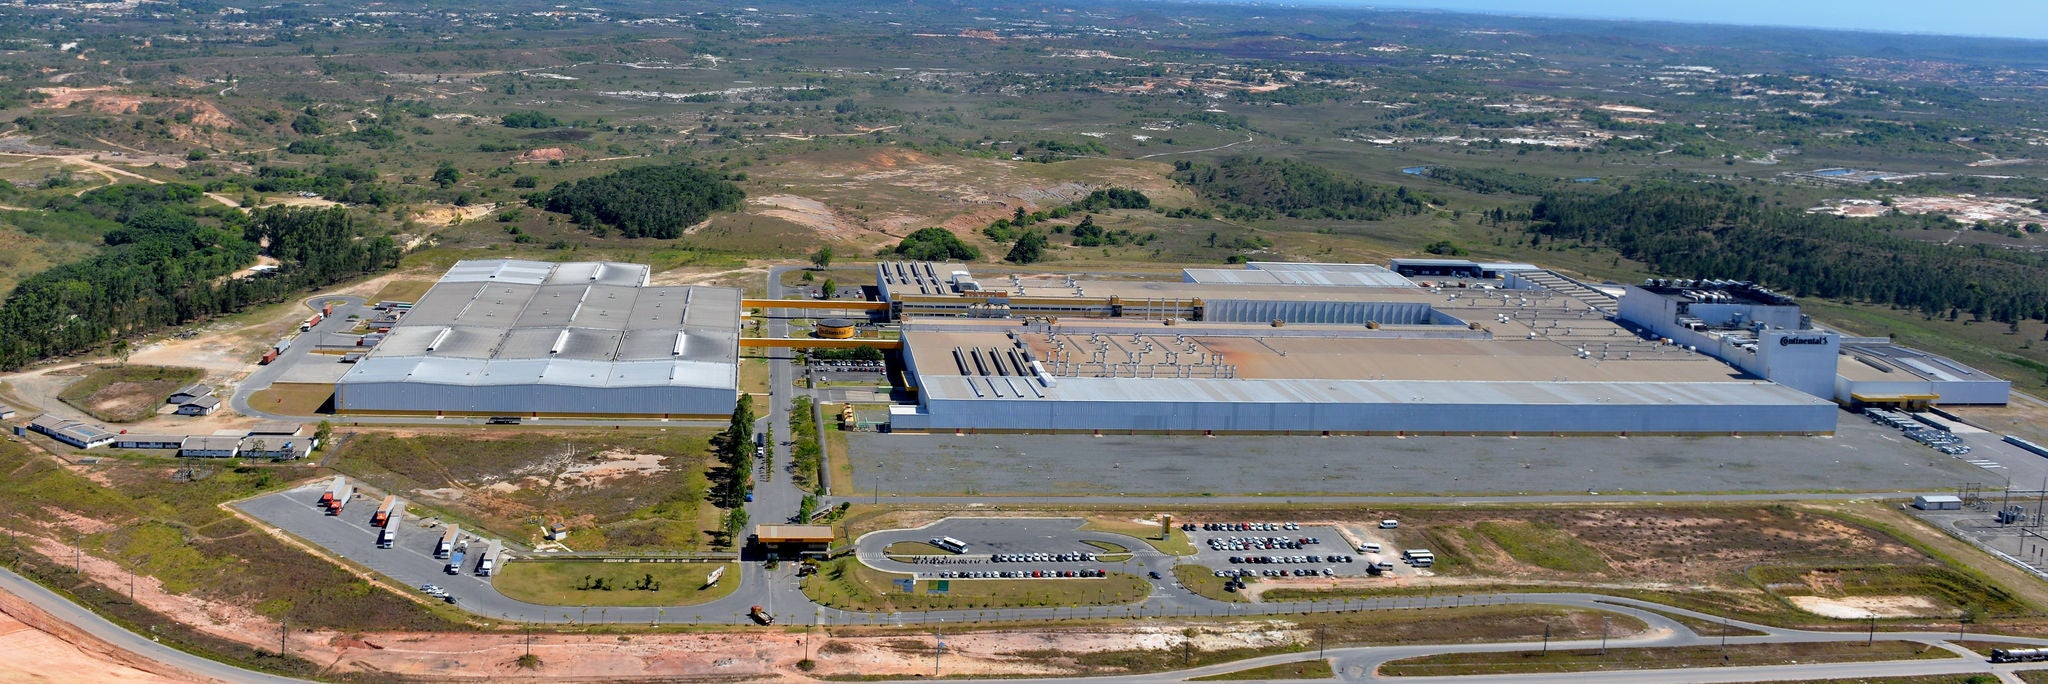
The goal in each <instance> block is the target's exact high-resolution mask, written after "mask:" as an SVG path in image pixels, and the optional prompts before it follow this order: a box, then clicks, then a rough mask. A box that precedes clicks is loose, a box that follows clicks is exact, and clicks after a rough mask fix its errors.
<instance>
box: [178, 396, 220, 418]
mask: <svg viewBox="0 0 2048 684" xmlns="http://www.w3.org/2000/svg"><path fill="white" fill-rule="evenodd" d="M218 408H220V397H215V396H204V397H199V398H197V399H193V400H191V401H187V402H184V403H181V404H178V415H181V416H205V415H212V414H213V412H214V410H215V409H218Z"/></svg>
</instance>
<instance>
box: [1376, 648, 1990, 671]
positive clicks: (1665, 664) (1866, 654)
mask: <svg viewBox="0 0 2048 684" xmlns="http://www.w3.org/2000/svg"><path fill="white" fill-rule="evenodd" d="M1955 657H1957V656H1956V654H1955V653H1954V652H1951V651H1949V650H1946V649H1943V648H1939V647H1935V646H1929V645H1927V644H1922V643H1919V642H1914V641H1876V642H1872V643H1868V644H1866V643H1864V642H1862V641H1819V642H1807V643H1789V644H1733V645H1729V646H1726V647H1723V646H1719V645H1708V646H1679V647H1670V648H1612V649H1605V650H1602V649H1597V648H1587V649H1571V650H1562V649H1552V650H1550V651H1549V652H1547V653H1546V652H1543V651H1517V652H1511V653H1497V652H1485V653H1446V654H1442V655H1433V656H1424V657H1421V658H1409V659H1406V660H1396V661H1392V662H1389V663H1387V664H1385V665H1381V666H1380V669H1379V674H1381V675H1383V676H1394V677H1440V676H1444V677H1447V676H1465V675H1492V674H1529V673H1542V672H1599V671H1606V670H1671V669H1685V668H1694V667H1744V666H1761V665H1794V664H1798V665H1812V664H1816V663H1861V662H1873V661H1880V660H1939V659H1942V658H1955Z"/></svg>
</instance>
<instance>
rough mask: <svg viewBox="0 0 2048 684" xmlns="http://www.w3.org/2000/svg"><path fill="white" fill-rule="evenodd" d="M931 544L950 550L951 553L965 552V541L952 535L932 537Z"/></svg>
mask: <svg viewBox="0 0 2048 684" xmlns="http://www.w3.org/2000/svg"><path fill="white" fill-rule="evenodd" d="M932 546H936V547H939V548H942V549H945V550H947V551H951V552H953V553H967V542H964V541H960V540H958V539H954V538H952V537H939V538H937V539H933V540H932Z"/></svg>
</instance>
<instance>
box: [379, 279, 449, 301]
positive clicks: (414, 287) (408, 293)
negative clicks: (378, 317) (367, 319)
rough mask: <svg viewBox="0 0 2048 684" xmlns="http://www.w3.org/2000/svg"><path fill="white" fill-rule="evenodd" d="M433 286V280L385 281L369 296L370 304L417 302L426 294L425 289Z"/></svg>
mask: <svg viewBox="0 0 2048 684" xmlns="http://www.w3.org/2000/svg"><path fill="white" fill-rule="evenodd" d="M433 286H434V281H433V280H431V279H430V280H408V279H399V280H393V281H391V282H388V283H385V284H384V287H383V288H381V289H378V290H377V294H375V295H372V296H371V297H370V306H376V305H377V302H417V301H419V300H420V298H421V297H424V296H426V295H427V289H428V288H431V287H433Z"/></svg>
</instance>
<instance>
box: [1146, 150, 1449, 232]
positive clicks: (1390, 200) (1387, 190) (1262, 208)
mask: <svg viewBox="0 0 2048 684" xmlns="http://www.w3.org/2000/svg"><path fill="white" fill-rule="evenodd" d="M1173 169H1174V170H1173V174H1172V178H1173V179H1174V180H1176V181H1180V182H1182V183H1186V184H1188V186H1190V187H1192V188H1194V191H1195V194H1197V195H1200V196H1201V197H1202V198H1203V199H1206V200H1209V201H1210V202H1213V203H1216V204H1218V205H1220V206H1219V209H1221V210H1222V212H1223V214H1224V215H1226V216H1233V217H1237V218H1270V217H1272V216H1274V215H1284V216H1287V217H1290V218H1298V219H1323V218H1328V219H1342V220H1350V221H1378V220H1382V219H1386V218H1391V217H1395V216H1409V215H1414V214H1420V213H1422V211H1423V210H1425V209H1428V208H1429V204H1430V202H1431V198H1430V196H1429V195H1428V194H1426V193H1421V192H1413V191H1410V190H1409V189H1408V188H1407V187H1405V186H1401V187H1389V186H1384V185H1374V184H1370V183H1366V182H1364V181H1360V180H1358V179H1356V178H1352V177H1350V176H1346V175H1343V174H1340V173H1337V172H1335V171H1331V170H1329V169H1326V168H1323V167H1320V166H1316V165H1314V164H1309V163H1304V162H1298V161H1294V160H1291V159H1266V158H1264V157H1231V158H1229V159H1225V160H1223V161H1221V162H1218V163H1215V164H1210V163H1207V162H1195V161H1186V160H1183V161H1178V162H1174V165H1173Z"/></svg>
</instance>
